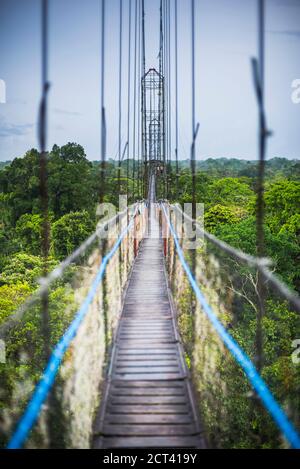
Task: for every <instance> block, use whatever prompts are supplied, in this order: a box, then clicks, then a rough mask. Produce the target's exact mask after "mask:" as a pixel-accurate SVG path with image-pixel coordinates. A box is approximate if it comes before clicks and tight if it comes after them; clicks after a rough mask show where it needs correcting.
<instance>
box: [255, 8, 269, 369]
mask: <svg viewBox="0 0 300 469" xmlns="http://www.w3.org/2000/svg"><path fill="white" fill-rule="evenodd" d="M264 23H265V2H264V0H258V57H259V62H258V69H257V89H258V90H259V92H258V102H259V164H258V179H257V203H256V245H257V255H258V256H259V257H263V256H264V255H265V234H264V174H265V150H266V137H267V130H266V124H265V111H264V43H265V41H264V27H265V26H264ZM265 293H266V292H265V285H264V279H263V278H262V276H261V274H260V272H258V300H259V308H258V314H257V328H256V360H257V368H258V370H261V368H262V365H263V337H262V318H263V316H264V314H265Z"/></svg>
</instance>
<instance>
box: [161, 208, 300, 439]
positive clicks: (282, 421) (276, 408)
mask: <svg viewBox="0 0 300 469" xmlns="http://www.w3.org/2000/svg"><path fill="white" fill-rule="evenodd" d="M161 209H162V212H163V214H164V218H165V220H166V223H167V226H168V229H169V230H170V232H171V235H172V238H173V241H174V244H175V248H176V252H177V255H178V257H179V259H180V263H181V265H182V267H183V269H184V272H185V274H186V276H187V278H188V281H189V284H190V286H191V288H192V290H193V292H194V294H195V296H196V298H197V300H198V302H199V304H200V306H201V308H202V310H203V311H204V313H205V315H206V316H207V318H208V320H209V321H210V323H211V325H212V326H213V329H214V330H215V332H217V334H218V336H219V337H220V339H221V340H222V342H223V343H224V345H225V346H226V348H227V349H228V350H229V352H230V354H231V355H232V356H233V358H234V360H235V361H236V362H237V363H238V364H239V365H240V367H241V368H242V369H243V371H244V372H245V374H246V376H247V379H248V381H249V382H250V384H251V386H252V387H253V389H254V390H255V392H256V394H257V395H258V396H259V397H260V399H261V401H262V403H263V405H264V407H265V409H266V410H267V411H268V413H269V414H270V415H271V416H272V418H273V420H274V422H275V423H276V424H277V426H278V428H279V429H280V430H281V432H282V433H283V435H284V436H285V438H286V439H287V441H288V442H289V444H290V446H291V447H293V448H300V436H299V434H298V433H297V431H296V429H295V428H294V426H293V424H292V423H291V422H290V421H289V419H288V417H287V416H286V414H285V412H284V411H283V409H282V408H281V406H280V405H279V404H278V402H277V401H276V399H275V398H274V396H273V394H272V393H271V391H270V390H269V388H268V386H267V384H266V383H265V381H264V380H263V378H262V377H261V376H260V374H259V373H258V372H257V370H256V368H255V366H254V364H253V363H252V361H251V359H250V358H249V356H248V355H247V354H246V353H245V351H244V350H243V348H242V347H241V346H240V345H239V344H238V343H237V341H236V340H235V339H234V338H233V337H232V336H231V335H230V334H229V332H228V331H227V330H226V328H225V327H224V325H223V324H222V323H221V321H220V320H219V318H218V317H217V314H216V313H215V311H214V310H213V308H212V307H211V306H210V304H209V302H208V301H207V299H206V297H205V295H204V293H203V291H202V290H201V288H200V286H199V285H198V283H197V281H196V279H195V277H194V276H193V274H192V272H191V269H190V267H189V265H188V262H187V260H186V258H185V256H184V253H183V250H182V248H181V246H180V243H179V239H178V234H177V233H176V231H175V229H174V227H173V224H172V222H171V220H170V217H169V213H168V210H167V209H166V205H165V204H164V203H162V204H161ZM181 213H182V212H181ZM188 218H189V217H188ZM189 219H190V218H189ZM197 230H198V231H199V230H201V232H202V233H203V234H204V235H205V236H206V238H208V239H209V240H210V241H212V242H213V243H214V244H216V245H217V246H218V247H219V248H221V249H223V248H224V247H225V248H226V252H228V253H229V254H231V255H232V254H234V257H235V258H238V259H240V260H242V261H243V262H247V263H248V264H250V265H252V266H253V265H255V266H256V267H257V268H260V266H261V263H260V262H258V261H257V260H256V261H255V259H254V258H252V257H248V256H247V255H242V254H241V253H240V252H239V251H235V250H234V249H233V248H231V247H230V246H228V245H226V244H225V245H224V244H223V242H220V241H219V240H218V239H217V238H215V237H212V236H211V235H210V234H209V233H207V232H205V231H204V230H202V229H201V228H200V227H199V226H197ZM264 269H265V268H264Z"/></svg>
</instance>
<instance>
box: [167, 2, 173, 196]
mask: <svg viewBox="0 0 300 469" xmlns="http://www.w3.org/2000/svg"><path fill="white" fill-rule="evenodd" d="M167 11H168V15H167V30H168V85H169V86H168V116H169V120H168V123H169V124H168V125H169V151H168V154H169V164H168V169H169V170H168V173H169V174H168V177H169V194H168V199H169V198H170V195H171V176H172V166H171V160H172V118H171V117H172V116H171V85H172V75H171V4H170V0H167Z"/></svg>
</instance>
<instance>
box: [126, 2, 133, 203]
mask: <svg viewBox="0 0 300 469" xmlns="http://www.w3.org/2000/svg"><path fill="white" fill-rule="evenodd" d="M128 2H129V10H128V78H127V96H128V104H127V106H128V109H127V142H128V146H127V164H126V175H127V200H128V197H129V156H130V116H131V113H130V98H131V10H132V8H131V0H128Z"/></svg>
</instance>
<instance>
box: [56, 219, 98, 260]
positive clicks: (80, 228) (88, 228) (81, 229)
mask: <svg viewBox="0 0 300 469" xmlns="http://www.w3.org/2000/svg"><path fill="white" fill-rule="evenodd" d="M93 229H94V222H93V220H92V218H91V216H90V214H89V213H88V212H87V211H82V212H71V213H68V214H67V215H64V216H63V217H61V218H60V219H59V220H57V221H56V222H55V223H54V224H53V227H52V251H53V253H54V255H55V256H56V257H58V258H59V259H63V258H65V257H66V256H68V255H69V254H71V253H72V252H73V251H74V249H76V248H77V247H78V246H80V244H81V243H82V242H83V241H84V240H85V239H86V238H87V237H88V236H89V235H90V234H91V233H92V231H93Z"/></svg>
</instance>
